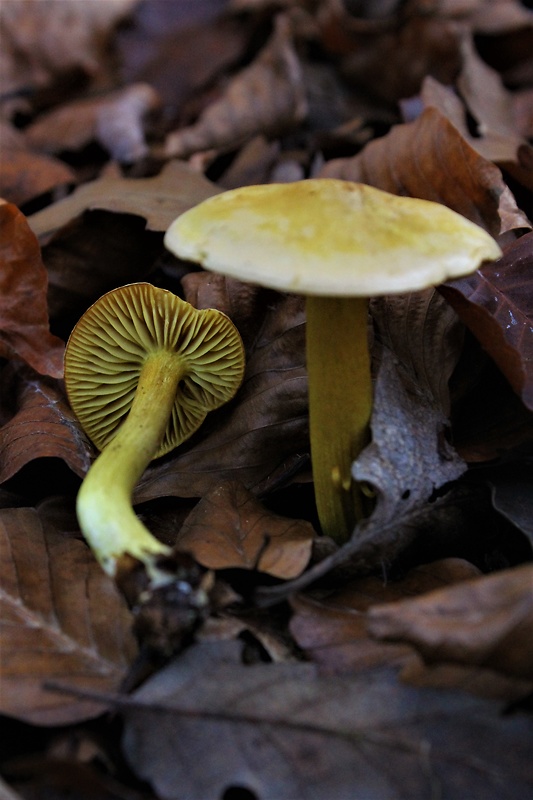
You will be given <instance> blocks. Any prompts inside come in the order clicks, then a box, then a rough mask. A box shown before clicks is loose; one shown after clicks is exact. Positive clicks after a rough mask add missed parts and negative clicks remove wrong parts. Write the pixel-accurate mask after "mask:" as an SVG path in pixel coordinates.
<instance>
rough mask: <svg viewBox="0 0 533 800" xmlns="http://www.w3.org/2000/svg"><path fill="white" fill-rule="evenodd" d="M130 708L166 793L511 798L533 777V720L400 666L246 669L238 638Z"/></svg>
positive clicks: (131, 744)
mask: <svg viewBox="0 0 533 800" xmlns="http://www.w3.org/2000/svg"><path fill="white" fill-rule="evenodd" d="M199 675H201V676H202V679H201V680H198V676H199ZM121 706H122V709H123V712H122V713H123V714H124V716H125V735H124V740H123V749H124V753H125V755H126V757H127V759H128V761H129V763H130V765H131V767H132V769H133V770H134V771H135V773H136V774H137V775H138V776H139V777H141V778H142V779H144V780H146V781H148V782H149V783H150V784H151V785H152V787H153V789H154V791H155V792H156V793H157V795H158V797H159V798H161V800H181V798H183V797H187V798H188V800H219V798H221V797H223V796H224V794H225V793H229V792H230V791H233V790H234V789H235V788H236V787H238V788H239V790H240V791H241V792H242V791H246V792H247V793H250V794H253V795H255V796H256V797H261V800H294V798H297V797H305V798H306V800H322V798H325V797H327V798H328V800H346V798H347V797H353V796H354V792H355V796H357V797H361V798H365V800H367V798H368V800H370V798H376V800H377V799H378V798H379V800H400V798H405V797H408V796H409V797H431V796H432V794H434V793H435V791H436V790H437V788H438V791H439V793H440V794H441V796H443V797H459V796H461V797H483V798H484V800H504V798H506V800H511V798H514V797H523V796H526V795H527V794H529V793H530V792H531V788H532V786H533V782H532V777H531V772H530V769H529V760H530V759H529V751H530V742H531V733H532V732H533V723H532V722H531V721H530V720H529V719H528V718H527V717H526V716H525V715H524V716H501V714H499V712H498V708H497V707H496V706H495V704H493V703H490V702H488V701H484V700H480V699H479V698H474V697H471V696H469V695H466V694H463V693H461V692H460V691H456V692H445V691H435V690H430V689H417V688H414V687H411V686H403V685H401V684H399V683H398V682H397V680H396V677H395V674H394V672H393V671H392V670H390V669H381V670H370V671H367V672H365V673H363V674H359V675H350V676H339V675H335V676H325V675H318V674H317V672H316V670H315V668H314V667H313V665H310V664H304V663H298V664H294V663H293V664H275V665H273V664H256V665H254V666H245V665H243V664H242V663H240V662H239V660H238V645H237V644H234V643H224V644H223V645H220V644H202V645H196V646H194V647H193V648H191V649H189V650H188V651H187V652H186V653H184V654H183V656H182V658H180V659H178V660H176V661H174V662H173V663H171V664H170V665H169V666H168V667H166V668H165V669H163V670H161V671H160V672H159V673H158V674H157V675H156V676H154V677H153V678H151V679H150V680H149V681H148V682H147V683H145V685H144V686H143V687H142V688H141V689H139V690H138V691H137V692H136V693H135V694H134V696H133V698H132V699H131V701H130V703H129V704H128V703H127V702H125V703H122V704H121ZM206 753H208V754H209V758H206V757H205V755H206ZM450 763H453V769H450Z"/></svg>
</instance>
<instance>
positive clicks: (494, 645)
mask: <svg viewBox="0 0 533 800" xmlns="http://www.w3.org/2000/svg"><path fill="white" fill-rule="evenodd" d="M368 629H369V632H370V633H371V634H372V635H373V636H376V637H377V638H379V639H384V640H386V641H395V642H409V643H411V644H413V645H414V646H415V647H416V648H417V649H418V650H419V652H420V653H421V654H422V656H423V657H424V659H426V660H427V661H430V662H442V661H444V662H446V661H451V662H455V663H460V664H471V665H475V666H484V667H487V668H489V669H495V670H499V671H501V672H503V673H505V674H507V675H511V676H516V677H518V678H526V679H529V680H531V679H532V678H533V567H532V565H531V564H525V565H523V566H520V567H516V568H514V569H512V570H504V571H503V572H498V573H495V574H493V575H488V576H484V577H482V578H475V579H473V580H469V581H465V582H464V583H462V584H459V585H457V586H453V587H450V588H444V589H438V590H436V591H434V592H430V593H429V594H426V595H424V596H423V597H420V598H416V599H413V600H404V601H400V602H398V603H388V604H385V605H381V606H375V607H373V608H371V609H369V611H368Z"/></svg>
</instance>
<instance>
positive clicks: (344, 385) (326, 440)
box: [306, 296, 372, 543]
mask: <svg viewBox="0 0 533 800" xmlns="http://www.w3.org/2000/svg"><path fill="white" fill-rule="evenodd" d="M306 315H307V322H306V325H307V332H306V339H307V345H306V347H307V373H308V379H309V425H310V437H311V460H312V464H313V481H314V484H315V498H316V504H317V511H318V516H319V520H320V525H321V527H322V531H323V533H324V534H326V535H327V536H331V537H332V538H333V539H335V541H337V542H339V543H341V542H344V541H346V540H347V539H348V538H349V536H350V534H351V533H352V530H353V527H354V525H355V522H356V520H357V519H360V518H361V517H362V516H363V515H364V505H365V503H364V501H365V498H364V496H363V494H362V492H361V489H360V487H359V486H358V485H357V484H356V482H355V481H354V480H353V478H352V474H351V466H352V462H353V461H354V459H355V458H356V457H357V456H358V455H359V453H360V452H361V450H362V449H363V447H365V445H366V444H367V443H368V440H369V430H370V428H369V423H370V414H371V410H372V382H371V373H370V354H369V350H368V333H367V325H368V323H367V320H368V299H367V298H364V297H363V298H359V297H353V298H350V297H348V298H338V297H318V296H308V297H307V299H306Z"/></svg>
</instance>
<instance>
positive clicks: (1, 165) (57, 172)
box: [0, 120, 76, 206]
mask: <svg viewBox="0 0 533 800" xmlns="http://www.w3.org/2000/svg"><path fill="white" fill-rule="evenodd" d="M0 141H1V142H2V152H1V154H0V197H3V198H4V199H5V200H7V201H8V202H9V203H13V204H14V205H16V206H22V205H24V203H27V202H28V201H30V200H33V199H34V198H35V197H38V196H39V195H42V194H45V193H46V192H52V191H54V190H61V189H62V190H64V191H66V187H68V186H69V185H70V184H73V183H75V181H76V176H75V174H74V172H73V170H71V169H70V167H68V166H67V165H66V164H65V163H64V162H62V161H60V160H59V159H56V158H52V157H50V156H46V155H41V154H40V153H35V152H32V151H31V150H30V149H29V147H28V145H27V142H26V139H25V137H24V136H23V134H22V133H21V132H20V131H17V130H16V129H15V128H13V127H12V126H11V125H9V124H8V123H6V122H2V121H1V120H0Z"/></svg>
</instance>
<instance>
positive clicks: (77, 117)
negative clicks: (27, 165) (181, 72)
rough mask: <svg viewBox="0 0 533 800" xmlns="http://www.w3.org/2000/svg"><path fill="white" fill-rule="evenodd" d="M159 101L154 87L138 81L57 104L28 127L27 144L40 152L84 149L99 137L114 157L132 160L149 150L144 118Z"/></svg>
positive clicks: (126, 160) (26, 131)
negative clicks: (107, 92)
mask: <svg viewBox="0 0 533 800" xmlns="http://www.w3.org/2000/svg"><path fill="white" fill-rule="evenodd" d="M159 102H160V101H159V97H158V95H157V93H156V91H155V89H153V88H152V87H151V86H149V85H148V84H146V83H135V84H131V85H130V86H127V87H126V88H124V89H119V90H117V91H115V92H111V93H110V94H106V95H102V96H98V97H91V98H89V99H83V100H75V101H73V102H71V103H68V104H66V105H64V106H60V107H59V108H54V109H53V110H51V111H48V112H47V113H46V114H42V115H41V116H39V117H38V118H37V120H36V121H35V122H33V123H32V124H31V125H29V126H28V127H26V128H25V130H24V135H25V138H26V141H27V143H28V145H29V146H30V147H31V148H32V149H33V150H37V151H39V152H43V153H60V152H62V151H68V150H70V151H75V150H81V149H82V148H83V147H86V146H87V145H88V144H90V143H91V142H93V141H97V142H99V143H100V144H101V145H102V147H104V148H105V149H106V150H107V152H108V153H109V155H110V156H111V158H113V159H116V160H117V161H118V162H119V163H132V162H135V161H137V160H139V159H141V158H144V157H145V156H146V155H147V154H148V146H147V144H146V141H145V136H144V128H143V122H144V118H145V116H146V115H147V114H148V113H149V112H150V111H154V110H155V109H156V108H158V106H159Z"/></svg>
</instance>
